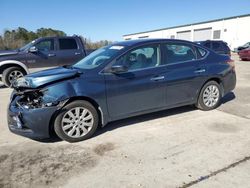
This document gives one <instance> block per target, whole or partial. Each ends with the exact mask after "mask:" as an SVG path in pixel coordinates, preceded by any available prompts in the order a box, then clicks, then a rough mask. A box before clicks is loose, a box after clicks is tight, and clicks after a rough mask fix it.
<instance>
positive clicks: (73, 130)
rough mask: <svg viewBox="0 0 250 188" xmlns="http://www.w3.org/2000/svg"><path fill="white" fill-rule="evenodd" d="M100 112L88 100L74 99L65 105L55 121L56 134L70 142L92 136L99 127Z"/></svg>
mask: <svg viewBox="0 0 250 188" xmlns="http://www.w3.org/2000/svg"><path fill="white" fill-rule="evenodd" d="M98 121H99V118H98V113H97V111H96V109H95V108H94V106H93V105H92V104H90V103H89V102H87V101H80V100H77V101H73V102H71V103H69V104H68V105H66V106H65V107H63V108H62V109H61V111H60V112H59V114H58V115H57V117H56V119H55V122H54V130H55V132H56V134H57V135H58V136H59V137H60V138H61V139H63V140H65V141H68V142H78V141H83V140H86V139H88V138H90V137H91V136H92V135H93V134H94V133H95V131H96V129H97V127H98Z"/></svg>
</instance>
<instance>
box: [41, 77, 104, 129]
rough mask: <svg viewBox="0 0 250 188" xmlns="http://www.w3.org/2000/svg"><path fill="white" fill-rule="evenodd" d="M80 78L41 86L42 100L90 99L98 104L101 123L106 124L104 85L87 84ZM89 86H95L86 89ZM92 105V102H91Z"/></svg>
mask: <svg viewBox="0 0 250 188" xmlns="http://www.w3.org/2000/svg"><path fill="white" fill-rule="evenodd" d="M83 82H84V81H83V80H82V79H81V78H75V79H73V80H65V81H62V82H58V83H55V84H52V85H49V86H47V87H46V88H43V89H42V90H43V93H44V96H43V100H44V101H48V102H53V101H58V102H60V101H64V100H70V99H72V98H76V99H85V98H86V99H90V100H91V101H89V102H92V101H94V103H95V104H97V105H98V107H97V109H96V110H97V111H98V110H99V112H100V114H101V116H102V125H103V126H104V125H106V124H107V123H108V122H109V116H108V111H107V105H106V95H105V92H104V91H105V85H104V84H103V85H102V84H98V86H93V85H94V83H92V84H93V85H88V84H87V83H86V82H85V83H83ZM89 87H92V88H95V89H91V90H88V88H89ZM90 91H91V92H90ZM93 105H94V104H93Z"/></svg>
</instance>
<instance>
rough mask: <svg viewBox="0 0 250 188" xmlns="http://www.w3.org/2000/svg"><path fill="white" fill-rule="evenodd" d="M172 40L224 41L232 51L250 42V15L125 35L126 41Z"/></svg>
mask: <svg viewBox="0 0 250 188" xmlns="http://www.w3.org/2000/svg"><path fill="white" fill-rule="evenodd" d="M138 38H172V39H183V40H190V41H201V40H223V41H225V42H227V43H228V46H229V47H230V48H231V49H234V48H236V47H238V46H240V45H243V44H245V43H246V42H250V14H246V15H240V16H234V17H228V18H221V19H217V20H211V21H205V22H199V23H193V24H187V25H180V26H175V27H168V28H163V29H157V30H152V31H145V32H139V33H133V34H128V35H124V36H123V39H124V40H132V39H138Z"/></svg>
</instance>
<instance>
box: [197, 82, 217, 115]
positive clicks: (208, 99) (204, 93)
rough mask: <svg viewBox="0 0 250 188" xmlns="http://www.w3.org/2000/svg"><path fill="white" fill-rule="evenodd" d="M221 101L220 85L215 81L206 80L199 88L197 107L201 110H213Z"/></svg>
mask: <svg viewBox="0 0 250 188" xmlns="http://www.w3.org/2000/svg"><path fill="white" fill-rule="evenodd" d="M220 102H221V86H220V85H219V84H218V83H217V82H215V81H209V82H207V83H206V84H205V85H204V86H203V88H202V89H201V92H200V95H199V98H198V101H197V104H196V106H197V108H199V109H201V110H205V111H208V110H213V109H215V108H217V107H218V106H219V105H220Z"/></svg>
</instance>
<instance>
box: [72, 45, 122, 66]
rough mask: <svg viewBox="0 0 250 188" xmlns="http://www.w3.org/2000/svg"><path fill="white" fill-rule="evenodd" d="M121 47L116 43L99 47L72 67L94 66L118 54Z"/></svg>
mask: <svg viewBox="0 0 250 188" xmlns="http://www.w3.org/2000/svg"><path fill="white" fill-rule="evenodd" d="M123 48H124V46H116V45H112V46H106V47H103V48H100V49H98V50H96V51H94V52H92V53H91V54H89V55H88V56H86V57H85V58H83V59H82V60H80V61H79V62H78V63H76V64H74V65H73V67H75V68H80V69H93V68H96V67H98V66H99V65H101V64H103V63H105V62H107V61H108V60H110V59H112V58H113V57H115V56H116V55H118V54H119V53H120V51H121V50H122V49H123Z"/></svg>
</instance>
